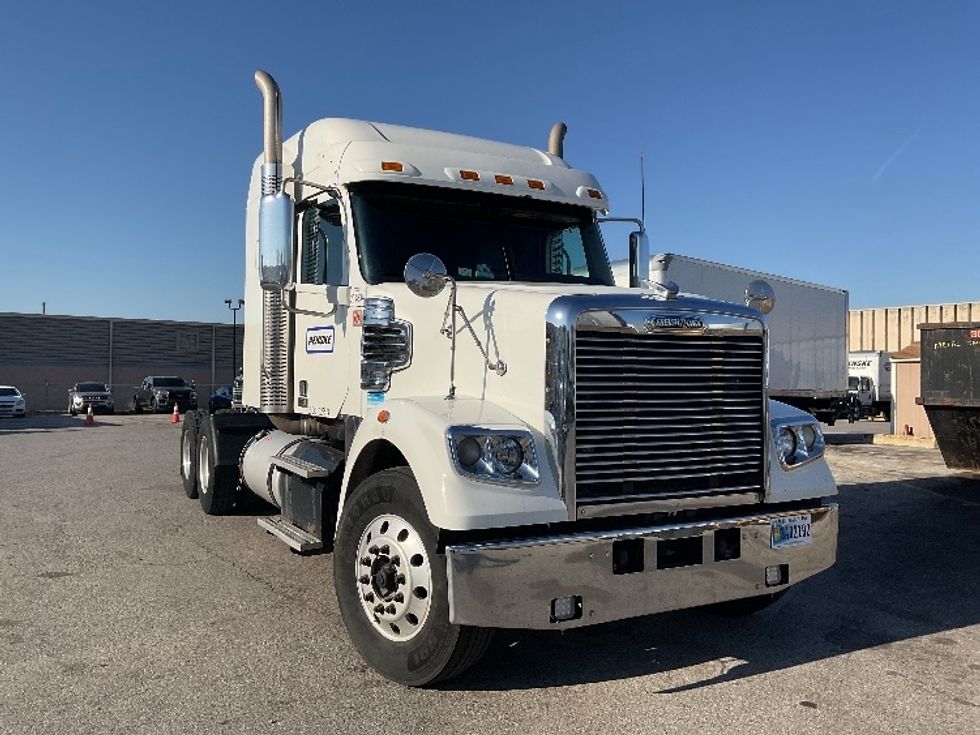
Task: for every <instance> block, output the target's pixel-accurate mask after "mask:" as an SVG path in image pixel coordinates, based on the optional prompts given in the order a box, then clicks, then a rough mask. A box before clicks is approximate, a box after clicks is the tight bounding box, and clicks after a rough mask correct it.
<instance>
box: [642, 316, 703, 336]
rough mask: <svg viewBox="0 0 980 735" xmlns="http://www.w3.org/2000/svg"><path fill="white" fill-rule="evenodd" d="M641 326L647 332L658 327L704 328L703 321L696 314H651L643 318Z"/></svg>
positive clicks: (654, 330)
mask: <svg viewBox="0 0 980 735" xmlns="http://www.w3.org/2000/svg"><path fill="white" fill-rule="evenodd" d="M643 328H644V329H646V330H647V331H648V332H656V331H657V330H659V329H701V330H703V329H704V322H703V321H701V318H700V317H696V316H663V315H660V314H651V315H650V316H648V317H647V318H646V319H644V320H643Z"/></svg>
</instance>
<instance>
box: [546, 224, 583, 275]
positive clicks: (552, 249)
mask: <svg viewBox="0 0 980 735" xmlns="http://www.w3.org/2000/svg"><path fill="white" fill-rule="evenodd" d="M546 257H547V262H546V263H545V268H546V272H548V273H551V274H554V275H560V276H581V275H588V274H589V264H588V261H587V260H586V257H585V243H583V242H582V230H581V229H580V228H578V227H568V228H566V229H564V230H559V231H557V232H554V233H552V234H551V236H550V237H549V238H548V248H547V256H546Z"/></svg>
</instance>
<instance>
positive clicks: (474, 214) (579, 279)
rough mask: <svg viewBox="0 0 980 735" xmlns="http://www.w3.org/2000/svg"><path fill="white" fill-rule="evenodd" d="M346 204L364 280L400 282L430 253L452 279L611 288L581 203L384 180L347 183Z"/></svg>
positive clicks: (596, 233) (597, 236) (589, 213)
mask: <svg viewBox="0 0 980 735" xmlns="http://www.w3.org/2000/svg"><path fill="white" fill-rule="evenodd" d="M352 204H353V209H354V228H355V231H356V233H357V243H358V258H359V260H360V264H361V273H362V274H363V275H364V278H365V280H367V282H368V283H384V282H393V281H394V282H401V281H403V280H404V271H405V263H406V261H407V260H408V259H409V258H410V257H411V256H413V255H415V254H416V253H433V254H434V255H437V256H439V258H440V259H441V260H442V262H443V263H445V264H446V270H447V271H448V272H449V275H450V276H452V277H453V278H455V279H456V280H458V281H530V282H535V283H582V284H593V285H607V286H611V285H613V280H612V272H611V271H610V269H609V260H608V258H607V257H606V251H605V249H604V247H603V245H602V237H601V235H600V233H599V228H598V226H597V225H596V223H595V221H594V219H593V215H592V211H591V210H590V209H589V208H588V207H577V206H572V205H567V204H553V203H551V202H540V201H535V200H533V199H531V198H529V197H525V198H517V197H512V196H504V195H501V194H487V193H483V192H468V191H455V190H452V189H442V188H439V187H434V186H412V185H405V184H392V183H387V182H385V183H380V184H379V183H371V184H361V185H359V186H356V187H353V189H352Z"/></svg>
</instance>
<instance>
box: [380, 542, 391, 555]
mask: <svg viewBox="0 0 980 735" xmlns="http://www.w3.org/2000/svg"><path fill="white" fill-rule="evenodd" d="M388 551H389V549H388V544H384V545H382V547H381V553H382V554H384V555H385V556H388Z"/></svg>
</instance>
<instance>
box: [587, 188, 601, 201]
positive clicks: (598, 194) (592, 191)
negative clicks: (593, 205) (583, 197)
mask: <svg viewBox="0 0 980 735" xmlns="http://www.w3.org/2000/svg"><path fill="white" fill-rule="evenodd" d="M586 191H588V192H589V196H590V197H592V198H593V199H602V192H601V191H599V190H598V189H587V190H586Z"/></svg>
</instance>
